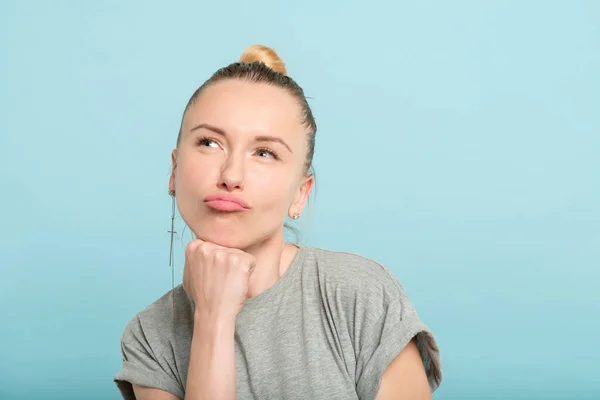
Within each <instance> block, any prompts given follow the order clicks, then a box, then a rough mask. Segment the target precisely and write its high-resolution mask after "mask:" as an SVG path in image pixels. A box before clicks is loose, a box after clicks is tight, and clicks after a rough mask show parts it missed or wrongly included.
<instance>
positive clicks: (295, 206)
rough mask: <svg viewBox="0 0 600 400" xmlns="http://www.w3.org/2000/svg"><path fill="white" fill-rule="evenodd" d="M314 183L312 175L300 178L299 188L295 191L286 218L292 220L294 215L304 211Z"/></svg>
mask: <svg viewBox="0 0 600 400" xmlns="http://www.w3.org/2000/svg"><path fill="white" fill-rule="evenodd" d="M314 183H315V177H314V176H313V175H309V176H307V177H304V178H302V182H301V184H300V187H299V188H298V190H297V191H296V196H295V197H294V201H293V202H292V205H291V206H290V208H289V210H288V216H289V217H290V218H292V217H293V215H294V214H302V210H304V206H305V205H306V202H307V201H308V197H309V196H310V192H311V191H312V188H313V185H314Z"/></svg>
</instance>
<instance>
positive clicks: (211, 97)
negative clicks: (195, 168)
mask: <svg viewBox="0 0 600 400" xmlns="http://www.w3.org/2000/svg"><path fill="white" fill-rule="evenodd" d="M300 112H301V109H300V105H299V104H298V102H297V100H296V99H295V98H294V97H293V96H292V95H291V94H290V93H288V92H287V91H286V90H284V89H282V88H279V87H276V86H272V85H268V84H264V83H252V82H245V81H242V80H227V81H223V82H218V83H216V84H213V85H211V86H209V87H207V88H206V89H204V91H203V92H202V93H201V94H200V96H199V97H198V99H196V102H195V103H194V104H193V105H192V107H191V108H190V109H189V110H188V112H187V113H186V117H185V119H184V123H183V129H184V131H189V130H190V129H192V128H193V127H195V126H197V125H199V124H201V123H208V124H211V125H214V126H217V127H219V128H221V129H223V130H225V131H226V132H228V133H230V134H232V135H236V136H237V135H252V136H254V135H256V134H268V135H276V136H279V137H286V138H289V139H293V138H295V137H297V136H300V140H301V139H302V136H303V134H304V127H303V126H302V123H301V114H300Z"/></svg>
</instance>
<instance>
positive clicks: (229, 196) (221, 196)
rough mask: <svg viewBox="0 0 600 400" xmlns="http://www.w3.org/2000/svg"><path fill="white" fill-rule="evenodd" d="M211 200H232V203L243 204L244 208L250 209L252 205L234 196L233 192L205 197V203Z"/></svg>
mask: <svg viewBox="0 0 600 400" xmlns="http://www.w3.org/2000/svg"><path fill="white" fill-rule="evenodd" d="M209 201H230V202H232V203H236V204H238V205H239V206H241V207H243V208H246V209H250V206H249V205H248V203H246V202H245V201H244V200H242V199H241V198H239V197H237V196H234V195H232V194H211V195H209V196H206V197H205V198H204V202H205V203H206V202H209Z"/></svg>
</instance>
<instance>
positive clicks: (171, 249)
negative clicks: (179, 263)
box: [167, 190, 177, 289]
mask: <svg viewBox="0 0 600 400" xmlns="http://www.w3.org/2000/svg"><path fill="white" fill-rule="evenodd" d="M169 195H171V202H172V204H171V230H170V231H167V232H168V233H170V234H171V246H170V249H169V267H171V289H175V266H174V265H173V236H174V235H175V234H176V233H177V232H175V191H174V190H169Z"/></svg>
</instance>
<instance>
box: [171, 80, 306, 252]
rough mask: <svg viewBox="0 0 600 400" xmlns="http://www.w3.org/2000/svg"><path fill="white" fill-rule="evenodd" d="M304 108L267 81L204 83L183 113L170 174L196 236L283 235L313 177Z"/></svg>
mask: <svg viewBox="0 0 600 400" xmlns="http://www.w3.org/2000/svg"><path fill="white" fill-rule="evenodd" d="M300 111H301V110H300V106H299V105H298V103H297V101H296V100H295V99H294V98H293V97H292V96H291V95H290V94H289V93H287V92H286V91H285V90H283V89H281V88H278V87H275V86H270V85H267V84H257V83H250V82H245V81H242V80H227V81H222V82H218V83H216V84H213V85H211V86H209V87H207V88H206V89H204V91H203V92H202V93H201V94H200V96H199V97H198V98H197V99H196V102H195V103H194V104H193V105H192V106H191V108H190V109H189V110H188V111H187V113H186V114H185V116H184V119H183V123H182V131H181V139H180V144H179V147H178V148H177V149H175V150H174V151H173V154H172V161H173V173H172V175H171V179H170V181H169V189H170V190H175V192H176V198H177V206H178V209H179V212H180V213H181V215H182V217H183V219H184V221H185V222H186V224H187V225H188V226H189V227H190V229H191V230H192V232H194V234H195V235H196V237H198V238H199V239H202V240H205V241H209V242H212V243H215V244H218V245H221V246H225V247H232V248H239V249H245V248H249V247H251V246H253V245H256V244H259V243H261V242H263V241H265V240H267V239H269V238H272V237H273V236H275V235H277V234H282V233H283V222H284V220H285V217H286V216H288V215H289V216H292V215H293V214H294V213H301V212H302V209H303V207H304V204H305V202H306V200H307V198H308V195H309V193H310V190H311V188H312V184H313V178H312V177H307V176H306V175H305V169H304V165H305V157H306V154H307V141H306V130H305V128H304V127H303V125H302V123H301V114H300ZM238 203H241V205H240V204H238Z"/></svg>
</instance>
